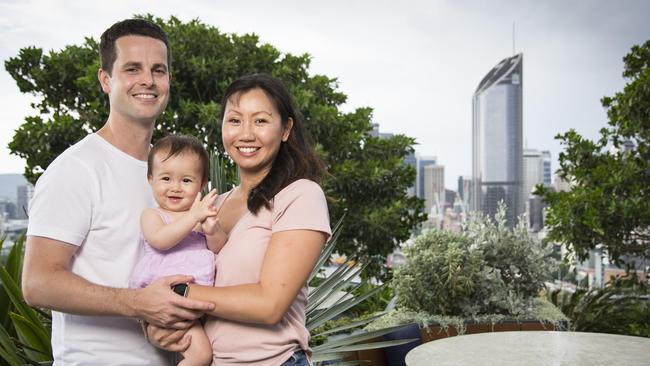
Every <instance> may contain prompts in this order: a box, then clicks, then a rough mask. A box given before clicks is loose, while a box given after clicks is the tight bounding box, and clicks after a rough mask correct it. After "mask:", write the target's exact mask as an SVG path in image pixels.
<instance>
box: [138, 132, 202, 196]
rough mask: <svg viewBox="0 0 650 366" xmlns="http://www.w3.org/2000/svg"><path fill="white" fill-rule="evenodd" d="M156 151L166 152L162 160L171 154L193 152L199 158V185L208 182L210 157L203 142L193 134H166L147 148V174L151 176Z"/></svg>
mask: <svg viewBox="0 0 650 366" xmlns="http://www.w3.org/2000/svg"><path fill="white" fill-rule="evenodd" d="M158 152H166V153H167V156H165V158H164V159H162V161H165V160H167V159H169V158H171V157H173V156H177V155H181V154H186V153H189V154H194V155H196V156H197V157H198V158H199V163H201V185H202V186H205V184H206V183H208V177H209V175H210V158H209V157H208V152H207V151H206V150H205V147H203V144H202V143H201V142H200V141H199V140H198V139H197V138H196V137H193V136H184V135H167V136H165V137H163V138H161V139H160V140H158V141H156V143H155V144H154V145H153V147H152V148H151V150H149V157H148V158H147V176H148V177H151V176H152V173H153V164H154V161H153V160H154V159H153V158H154V156H155V155H156V153H158Z"/></svg>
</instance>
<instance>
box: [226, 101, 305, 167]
mask: <svg viewBox="0 0 650 366" xmlns="http://www.w3.org/2000/svg"><path fill="white" fill-rule="evenodd" d="M222 123H223V125H222V130H221V137H222V139H223V146H224V148H225V150H226V153H228V155H230V157H231V158H232V159H233V161H234V162H235V163H236V164H237V166H238V167H239V170H240V174H242V175H244V174H246V175H253V176H256V177H259V178H260V179H261V177H263V176H264V175H266V174H267V173H268V171H269V170H270V169H271V165H272V164H273V161H274V160H275V157H276V156H277V154H278V150H279V149H280V144H281V143H282V142H283V141H287V139H288V138H289V133H290V132H291V127H292V126H293V120H291V118H289V120H288V121H287V124H286V126H283V125H282V120H281V117H280V113H279V112H278V111H277V109H276V107H275V105H274V104H273V102H271V100H270V99H269V97H268V96H267V95H266V93H265V92H264V91H263V90H262V89H259V88H257V89H252V90H249V91H246V92H243V93H236V94H234V95H232V96H231V97H230V99H228V102H227V103H226V106H225V112H224V117H223V122H222Z"/></svg>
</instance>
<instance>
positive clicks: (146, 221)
mask: <svg viewBox="0 0 650 366" xmlns="http://www.w3.org/2000/svg"><path fill="white" fill-rule="evenodd" d="M208 174H209V161H208V154H207V152H206V151H205V148H204V147H203V145H202V144H201V143H200V142H199V141H198V140H197V139H196V138H193V137H187V136H175V135H170V136H167V137H164V138H162V139H161V140H159V141H158V142H156V144H155V145H154V146H153V147H152V148H151V151H150V152H149V159H148V170H147V176H148V179H149V184H151V188H152V191H153V194H154V198H155V200H156V202H157V203H158V206H159V207H158V208H149V209H146V210H144V212H142V216H141V218H140V226H141V229H142V238H141V240H142V242H143V246H144V255H143V257H142V258H141V259H140V261H139V262H138V263H137V264H136V266H135V268H134V269H133V273H132V274H131V278H130V280H129V287H132V288H139V287H146V286H147V285H148V284H150V283H151V282H152V281H154V280H155V279H157V278H159V277H163V276H169V275H177V274H183V275H192V276H193V277H194V282H196V283H198V284H201V285H209V286H212V285H214V277H215V271H216V268H215V258H214V255H215V254H216V253H219V251H220V250H221V248H222V247H223V245H224V244H225V242H226V234H225V232H224V231H223V230H222V229H221V227H220V226H219V222H218V220H217V213H218V212H217V210H216V209H215V208H214V206H213V203H214V201H215V200H216V198H217V193H216V191H215V190H212V191H211V192H210V193H208V194H207V195H206V196H205V197H203V199H201V190H202V189H203V188H204V187H205V185H206V184H207V180H208ZM189 334H190V335H191V337H192V342H191V344H190V346H189V348H188V349H187V350H185V352H182V355H183V358H184V360H183V361H181V363H179V365H209V364H210V363H211V362H212V345H211V344H210V342H209V341H208V337H207V335H206V334H205V332H204V330H203V327H202V326H201V323H200V322H196V323H195V324H194V325H193V326H192V328H191V329H190V330H189Z"/></svg>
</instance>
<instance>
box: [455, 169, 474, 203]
mask: <svg viewBox="0 0 650 366" xmlns="http://www.w3.org/2000/svg"><path fill="white" fill-rule="evenodd" d="M471 196H472V177H469V176H465V175H461V176H459V177H458V197H460V199H461V201H463V202H464V203H466V204H469V203H470V201H471Z"/></svg>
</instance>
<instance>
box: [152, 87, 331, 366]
mask: <svg viewBox="0 0 650 366" xmlns="http://www.w3.org/2000/svg"><path fill="white" fill-rule="evenodd" d="M221 105H222V106H223V109H222V118H221V119H222V139H223V145H224V149H225V151H226V152H227V153H228V155H230V157H231V158H232V159H233V161H234V162H235V164H237V166H238V168H239V175H240V185H239V186H237V187H235V188H234V189H233V190H231V191H230V192H227V193H225V194H222V195H221V196H220V197H219V199H218V200H217V203H216V205H217V209H218V210H219V214H218V218H219V222H220V225H221V227H222V229H223V230H224V231H225V232H226V233H228V241H227V243H226V244H225V246H224V247H223V249H222V250H221V252H220V253H219V255H218V256H217V276H216V280H215V286H214V287H207V286H200V285H196V284H189V285H188V286H187V288H185V287H184V286H185V285H181V286H180V287H181V288H180V291H179V288H176V289H175V291H177V292H179V293H183V294H185V295H187V296H188V297H190V298H192V299H200V300H205V301H210V302H213V303H214V304H215V309H214V311H212V312H210V313H208V314H209V315H210V317H208V320H207V322H206V324H205V330H206V333H207V334H208V336H209V338H210V341H211V343H212V347H213V350H214V354H213V364H214V365H227V364H234V363H246V364H253V365H307V364H308V361H307V358H306V357H307V354H308V353H309V348H308V344H307V342H308V339H309V332H308V331H307V329H306V328H305V304H306V302H307V284H306V281H307V277H308V276H309V274H310V273H311V271H312V269H313V267H314V265H315V263H316V261H317V259H318V256H319V254H320V251H321V249H322V247H323V245H324V243H325V241H326V240H327V238H328V237H329V235H330V234H331V231H330V227H329V216H328V212H327V203H326V200H325V195H324V194H323V191H322V189H321V188H320V186H319V185H318V184H317V182H319V181H320V178H321V176H322V174H323V169H322V164H321V163H320V161H319V159H318V158H317V157H316V155H315V153H314V151H313V149H312V147H311V145H310V143H309V141H308V139H307V137H306V133H305V131H304V129H303V126H302V124H301V121H300V120H299V119H298V116H297V114H296V112H295V110H294V107H293V104H292V101H291V97H290V96H289V93H288V92H287V90H286V88H285V87H284V86H283V85H282V83H281V82H280V81H279V80H277V79H275V78H272V77H270V76H266V75H250V76H245V77H243V78H240V79H238V80H236V81H235V82H233V83H232V84H231V85H230V86H229V87H228V89H227V90H226V92H225V95H224V97H223V100H222V102H221ZM177 286H178V285H177ZM149 335H150V338H151V339H152V342H153V343H157V344H159V345H160V346H162V347H164V348H167V349H169V350H175V351H178V349H179V347H184V346H185V344H184V343H185V342H183V341H181V342H179V343H175V344H169V343H170V340H172V339H178V337H177V335H176V337H175V334H174V333H173V332H172V331H166V330H161V329H157V328H155V327H153V326H149Z"/></svg>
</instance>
